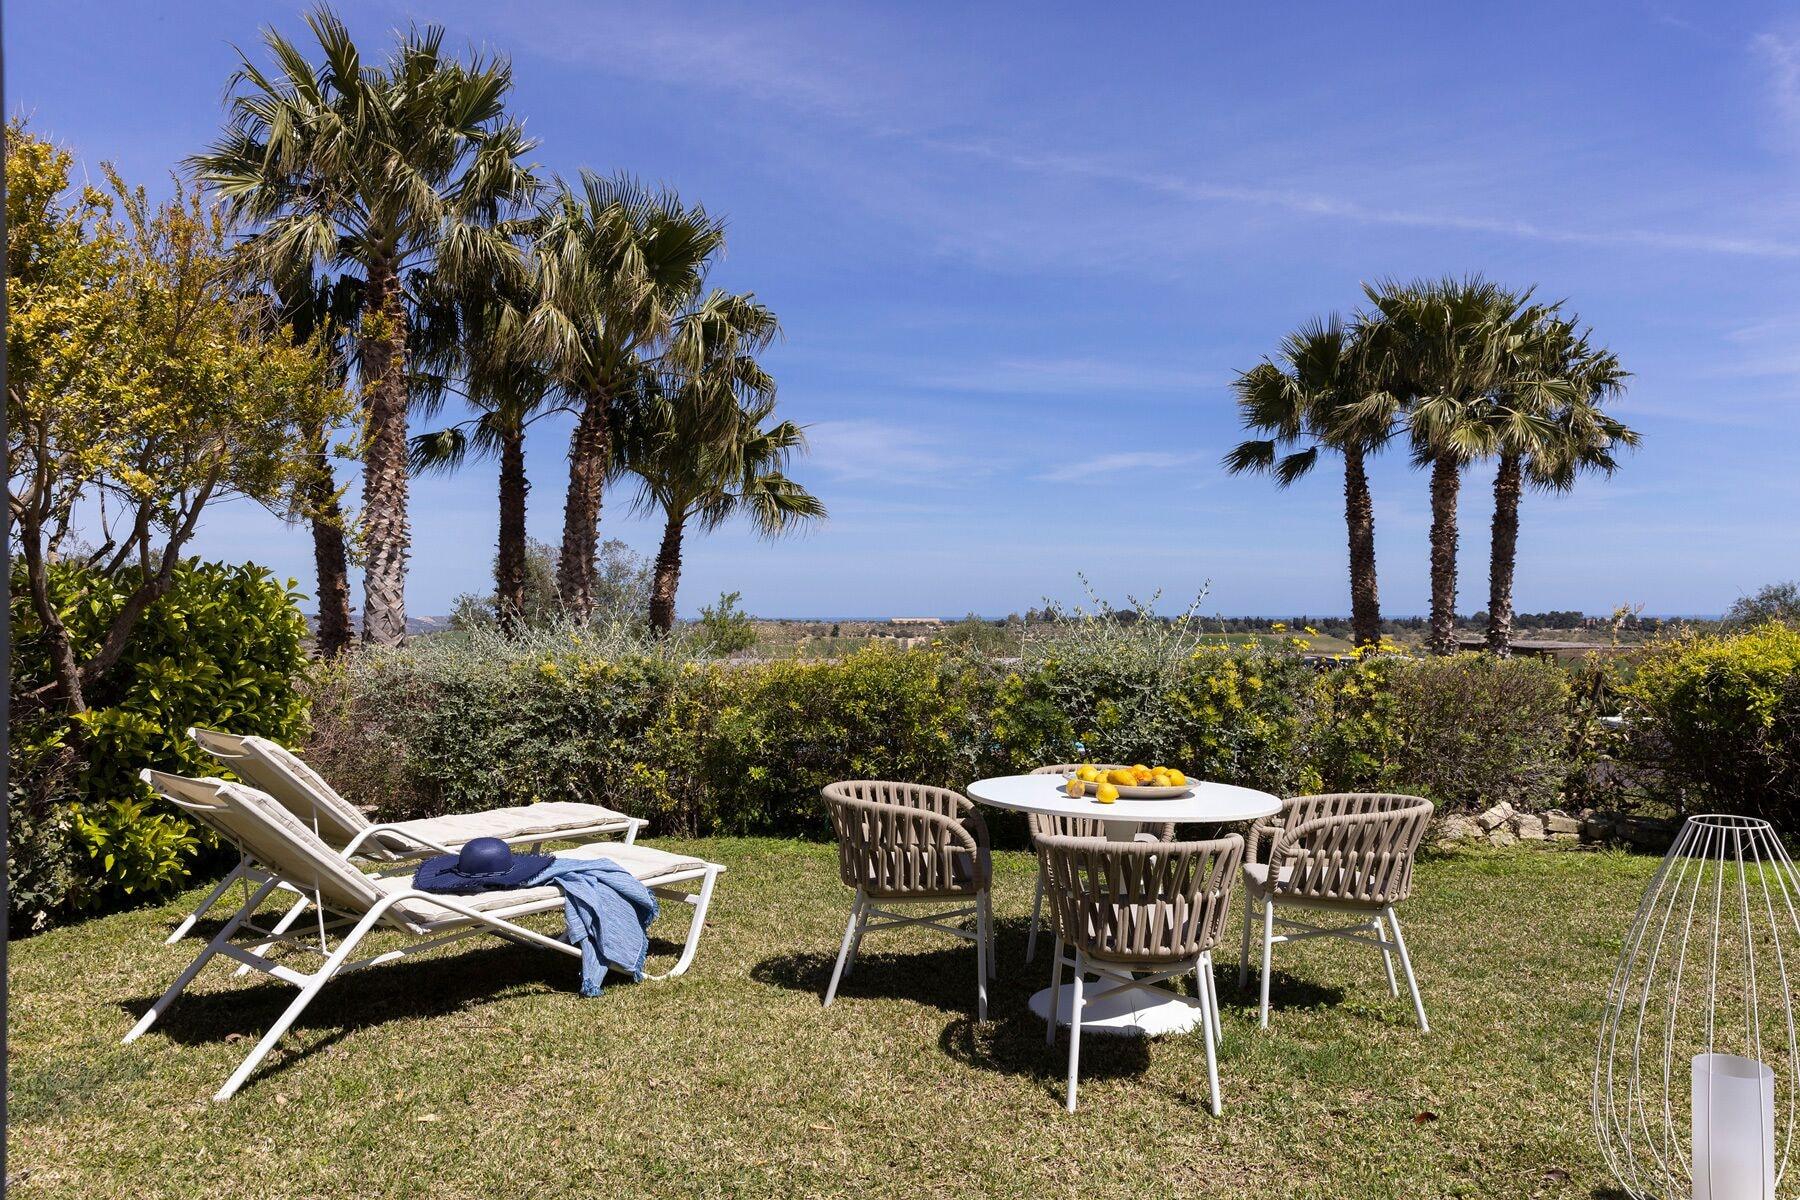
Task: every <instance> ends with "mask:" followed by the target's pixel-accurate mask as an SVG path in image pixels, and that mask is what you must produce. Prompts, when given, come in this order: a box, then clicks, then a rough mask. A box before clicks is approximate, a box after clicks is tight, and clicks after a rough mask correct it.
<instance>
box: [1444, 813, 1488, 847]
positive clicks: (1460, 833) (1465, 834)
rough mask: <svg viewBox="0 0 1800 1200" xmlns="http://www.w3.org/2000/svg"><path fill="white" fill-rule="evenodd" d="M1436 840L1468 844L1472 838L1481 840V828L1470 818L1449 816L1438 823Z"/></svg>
mask: <svg viewBox="0 0 1800 1200" xmlns="http://www.w3.org/2000/svg"><path fill="white" fill-rule="evenodd" d="M1435 832H1436V838H1437V840H1438V841H1439V842H1466V841H1468V840H1469V839H1470V838H1479V837H1480V836H1481V828H1480V827H1479V826H1478V825H1476V824H1475V822H1474V821H1471V820H1470V819H1469V818H1468V817H1462V816H1449V817H1445V818H1444V819H1443V820H1441V821H1439V822H1438V823H1437V829H1436V831H1435Z"/></svg>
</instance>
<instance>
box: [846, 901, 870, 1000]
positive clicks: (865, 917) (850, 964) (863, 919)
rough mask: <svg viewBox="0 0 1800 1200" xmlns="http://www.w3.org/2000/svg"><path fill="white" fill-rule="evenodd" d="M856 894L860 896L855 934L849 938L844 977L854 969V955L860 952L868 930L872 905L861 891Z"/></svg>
mask: <svg viewBox="0 0 1800 1200" xmlns="http://www.w3.org/2000/svg"><path fill="white" fill-rule="evenodd" d="M857 895H858V896H861V897H862V898H861V900H860V902H859V905H858V909H857V912H858V915H857V918H856V936H855V937H853V938H851V939H850V957H849V958H847V959H845V960H844V978H845V979H848V978H850V976H851V975H852V974H854V973H855V971H856V956H857V955H858V954H861V953H862V940H863V934H865V933H867V932H868V931H869V909H871V908H873V907H874V905H873V904H871V903H870V902H869V898H868V897H867V896H862V893H861V892H858V893H857Z"/></svg>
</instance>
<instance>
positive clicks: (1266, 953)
mask: <svg viewBox="0 0 1800 1200" xmlns="http://www.w3.org/2000/svg"><path fill="white" fill-rule="evenodd" d="M1262 916H1263V944H1262V1016H1261V1017H1260V1019H1259V1023H1260V1024H1261V1026H1262V1028H1264V1029H1267V1028H1268V1027H1269V975H1270V973H1271V971H1270V968H1271V960H1272V959H1273V958H1274V955H1275V899H1274V897H1272V896H1267V897H1264V898H1263V910H1262Z"/></svg>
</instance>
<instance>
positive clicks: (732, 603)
mask: <svg viewBox="0 0 1800 1200" xmlns="http://www.w3.org/2000/svg"><path fill="white" fill-rule="evenodd" d="M743 597H744V594H743V593H742V592H721V593H720V594H719V601H718V603H717V604H703V605H701V606H700V620H699V621H697V622H695V624H696V625H697V626H698V630H699V634H700V642H701V644H702V645H703V646H705V647H706V650H707V652H708V653H710V654H716V655H718V656H719V657H720V658H724V657H726V656H728V655H732V654H736V653H738V652H739V651H740V650H748V649H750V648H751V647H752V646H754V645H756V625H755V623H754V622H752V621H751V619H750V614H749V613H747V612H745V611H744V610H743V609H741V608H739V607H738V601H739V600H742V599H743Z"/></svg>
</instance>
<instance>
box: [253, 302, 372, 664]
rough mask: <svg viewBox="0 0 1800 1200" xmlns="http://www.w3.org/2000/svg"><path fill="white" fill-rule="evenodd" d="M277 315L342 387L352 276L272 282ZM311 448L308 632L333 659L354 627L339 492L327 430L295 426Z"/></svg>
mask: <svg viewBox="0 0 1800 1200" xmlns="http://www.w3.org/2000/svg"><path fill="white" fill-rule="evenodd" d="M272 290H273V292H274V295H275V308H276V313H277V315H278V319H279V320H280V321H281V322H282V324H283V325H284V326H285V327H286V328H287V329H289V330H290V331H291V333H292V336H293V338H294V340H295V341H296V342H311V341H315V340H316V341H317V342H318V343H319V344H320V345H322V346H323V347H324V352H325V354H326V356H327V359H328V361H329V363H330V367H331V370H332V372H333V374H334V377H335V386H337V387H342V386H344V381H345V379H346V378H347V376H348V374H349V367H350V361H349V360H350V355H351V347H350V345H349V342H350V329H351V327H352V326H353V325H354V323H355V320H356V313H357V312H358V310H359V309H360V308H361V307H362V296H361V294H360V288H359V285H358V283H357V281H356V280H354V279H347V278H345V277H343V276H338V277H337V278H331V277H329V276H314V275H313V274H312V273H311V272H310V271H308V272H307V273H305V274H298V275H293V276H290V277H288V278H285V279H277V280H274V281H273V283H272ZM300 433H301V436H302V437H303V438H305V439H306V442H307V444H308V446H309V447H310V448H311V453H312V460H313V461H312V471H311V472H310V473H309V475H308V477H307V480H306V483H305V485H304V487H305V494H304V496H303V497H302V500H303V506H304V509H305V514H306V520H307V523H308V524H309V525H310V526H311V528H312V538H313V569H314V571H315V573H316V574H317V576H318V601H319V619H318V625H317V628H316V629H315V631H314V640H315V644H316V645H317V647H318V651H319V656H320V657H321V658H327V659H330V658H336V657H337V656H338V655H340V654H342V653H343V652H344V651H345V650H347V649H349V648H350V641H351V638H352V637H353V636H354V633H355V630H354V628H353V627H352V624H351V619H350V556H349V550H348V547H347V546H346V544H345V534H344V531H345V523H346V522H345V516H344V506H343V500H342V495H341V493H340V492H339V489H338V486H337V480H336V479H335V477H334V473H333V471H332V467H331V444H330V439H331V431H330V430H327V429H320V428H308V429H303V430H301V431H300Z"/></svg>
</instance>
